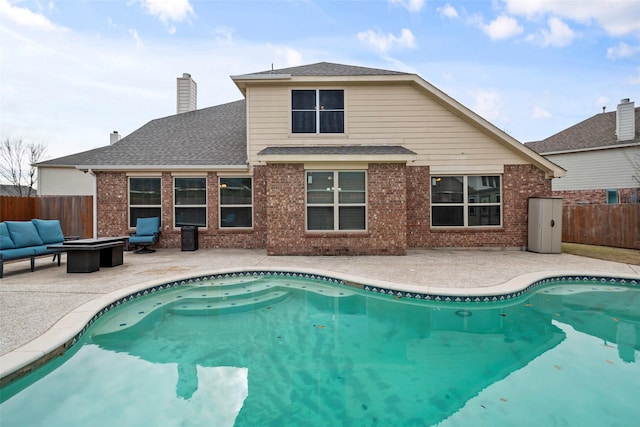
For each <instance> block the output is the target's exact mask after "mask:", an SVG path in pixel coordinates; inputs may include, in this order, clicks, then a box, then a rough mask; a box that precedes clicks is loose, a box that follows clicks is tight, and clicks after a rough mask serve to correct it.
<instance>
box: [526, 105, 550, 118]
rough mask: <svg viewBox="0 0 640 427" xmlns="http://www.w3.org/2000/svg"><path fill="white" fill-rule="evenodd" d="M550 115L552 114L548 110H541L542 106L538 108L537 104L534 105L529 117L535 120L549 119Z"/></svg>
mask: <svg viewBox="0 0 640 427" xmlns="http://www.w3.org/2000/svg"><path fill="white" fill-rule="evenodd" d="M551 117H552V115H551V113H550V112H548V111H547V110H543V109H542V108H540V107H538V106H536V107H535V108H534V109H533V113H532V114H531V118H533V119H536V120H538V119H549V118H551Z"/></svg>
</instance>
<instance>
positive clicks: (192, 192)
mask: <svg viewBox="0 0 640 427" xmlns="http://www.w3.org/2000/svg"><path fill="white" fill-rule="evenodd" d="M173 188H174V199H173V200H174V219H175V226H176V227H182V226H185V225H197V226H198V227H206V226H207V178H204V177H201V178H177V177H176V178H174V181H173Z"/></svg>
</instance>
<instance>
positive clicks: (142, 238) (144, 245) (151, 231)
mask: <svg viewBox="0 0 640 427" xmlns="http://www.w3.org/2000/svg"><path fill="white" fill-rule="evenodd" d="M159 234H160V218H158V217H151V218H138V220H137V221H136V232H135V233H131V235H130V236H129V244H130V245H131V244H133V245H136V246H138V245H139V246H140V248H139V249H136V250H135V251H134V252H135V253H137V254H149V253H152V252H155V249H151V248H149V246H150V245H153V244H156V243H158V235H159Z"/></svg>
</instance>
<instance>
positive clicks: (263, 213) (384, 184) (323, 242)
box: [96, 163, 551, 255]
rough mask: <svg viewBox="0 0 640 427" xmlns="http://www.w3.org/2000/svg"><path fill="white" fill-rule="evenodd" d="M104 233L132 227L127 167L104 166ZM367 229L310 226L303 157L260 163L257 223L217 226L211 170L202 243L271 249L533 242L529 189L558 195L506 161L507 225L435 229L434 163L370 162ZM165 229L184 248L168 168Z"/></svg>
mask: <svg viewBox="0 0 640 427" xmlns="http://www.w3.org/2000/svg"><path fill="white" fill-rule="evenodd" d="M96 175H97V188H98V198H97V200H98V236H121V235H127V234H128V233H129V232H130V231H133V230H132V229H130V228H129V227H128V225H127V220H128V194H127V192H128V182H127V176H126V174H125V173H123V172H100V173H97V174H96ZM367 179H368V182H367V191H368V199H367V227H368V230H367V231H365V232H344V233H335V232H331V233H322V232H307V231H305V184H304V183H305V170H304V167H303V165H302V164H270V165H268V166H256V167H254V169H253V197H254V204H253V209H254V224H253V229H252V230H221V229H219V228H218V174H216V173H214V172H210V173H209V174H208V175H207V184H208V193H207V197H208V205H209V209H208V217H207V220H208V224H209V225H208V227H207V228H206V229H199V232H198V234H199V236H198V237H199V239H198V241H199V247H201V248H266V249H267V253H268V254H270V255H347V254H348V255H403V254H405V253H406V248H407V247H413V248H418V247H426V248H432V247H498V248H519V249H523V248H525V247H526V245H527V228H528V227H527V217H528V215H527V211H528V199H529V197H541V196H550V195H551V183H550V180H548V179H545V177H544V173H543V172H542V171H540V170H539V169H537V168H535V167H534V166H532V165H506V166H505V169H504V175H503V192H502V200H503V205H502V214H503V226H502V227H500V228H495V229H493V228H491V229H489V228H469V229H431V227H430V214H429V212H430V209H429V203H430V200H429V199H430V175H429V167H407V166H405V165H402V164H396V163H371V164H369V168H368V171H367ZM161 230H162V233H161V235H160V242H159V244H158V245H157V246H158V247H164V248H178V247H180V245H181V231H180V229H175V228H174V227H173V177H172V176H171V174H170V173H168V172H165V173H163V174H162V224H161Z"/></svg>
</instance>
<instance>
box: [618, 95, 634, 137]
mask: <svg viewBox="0 0 640 427" xmlns="http://www.w3.org/2000/svg"><path fill="white" fill-rule="evenodd" d="M635 113H636V109H635V103H634V102H631V101H629V98H624V99H622V100H621V101H620V104H618V109H617V110H616V135H617V137H618V141H629V140H632V139H634V138H635V137H636V118H635Z"/></svg>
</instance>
